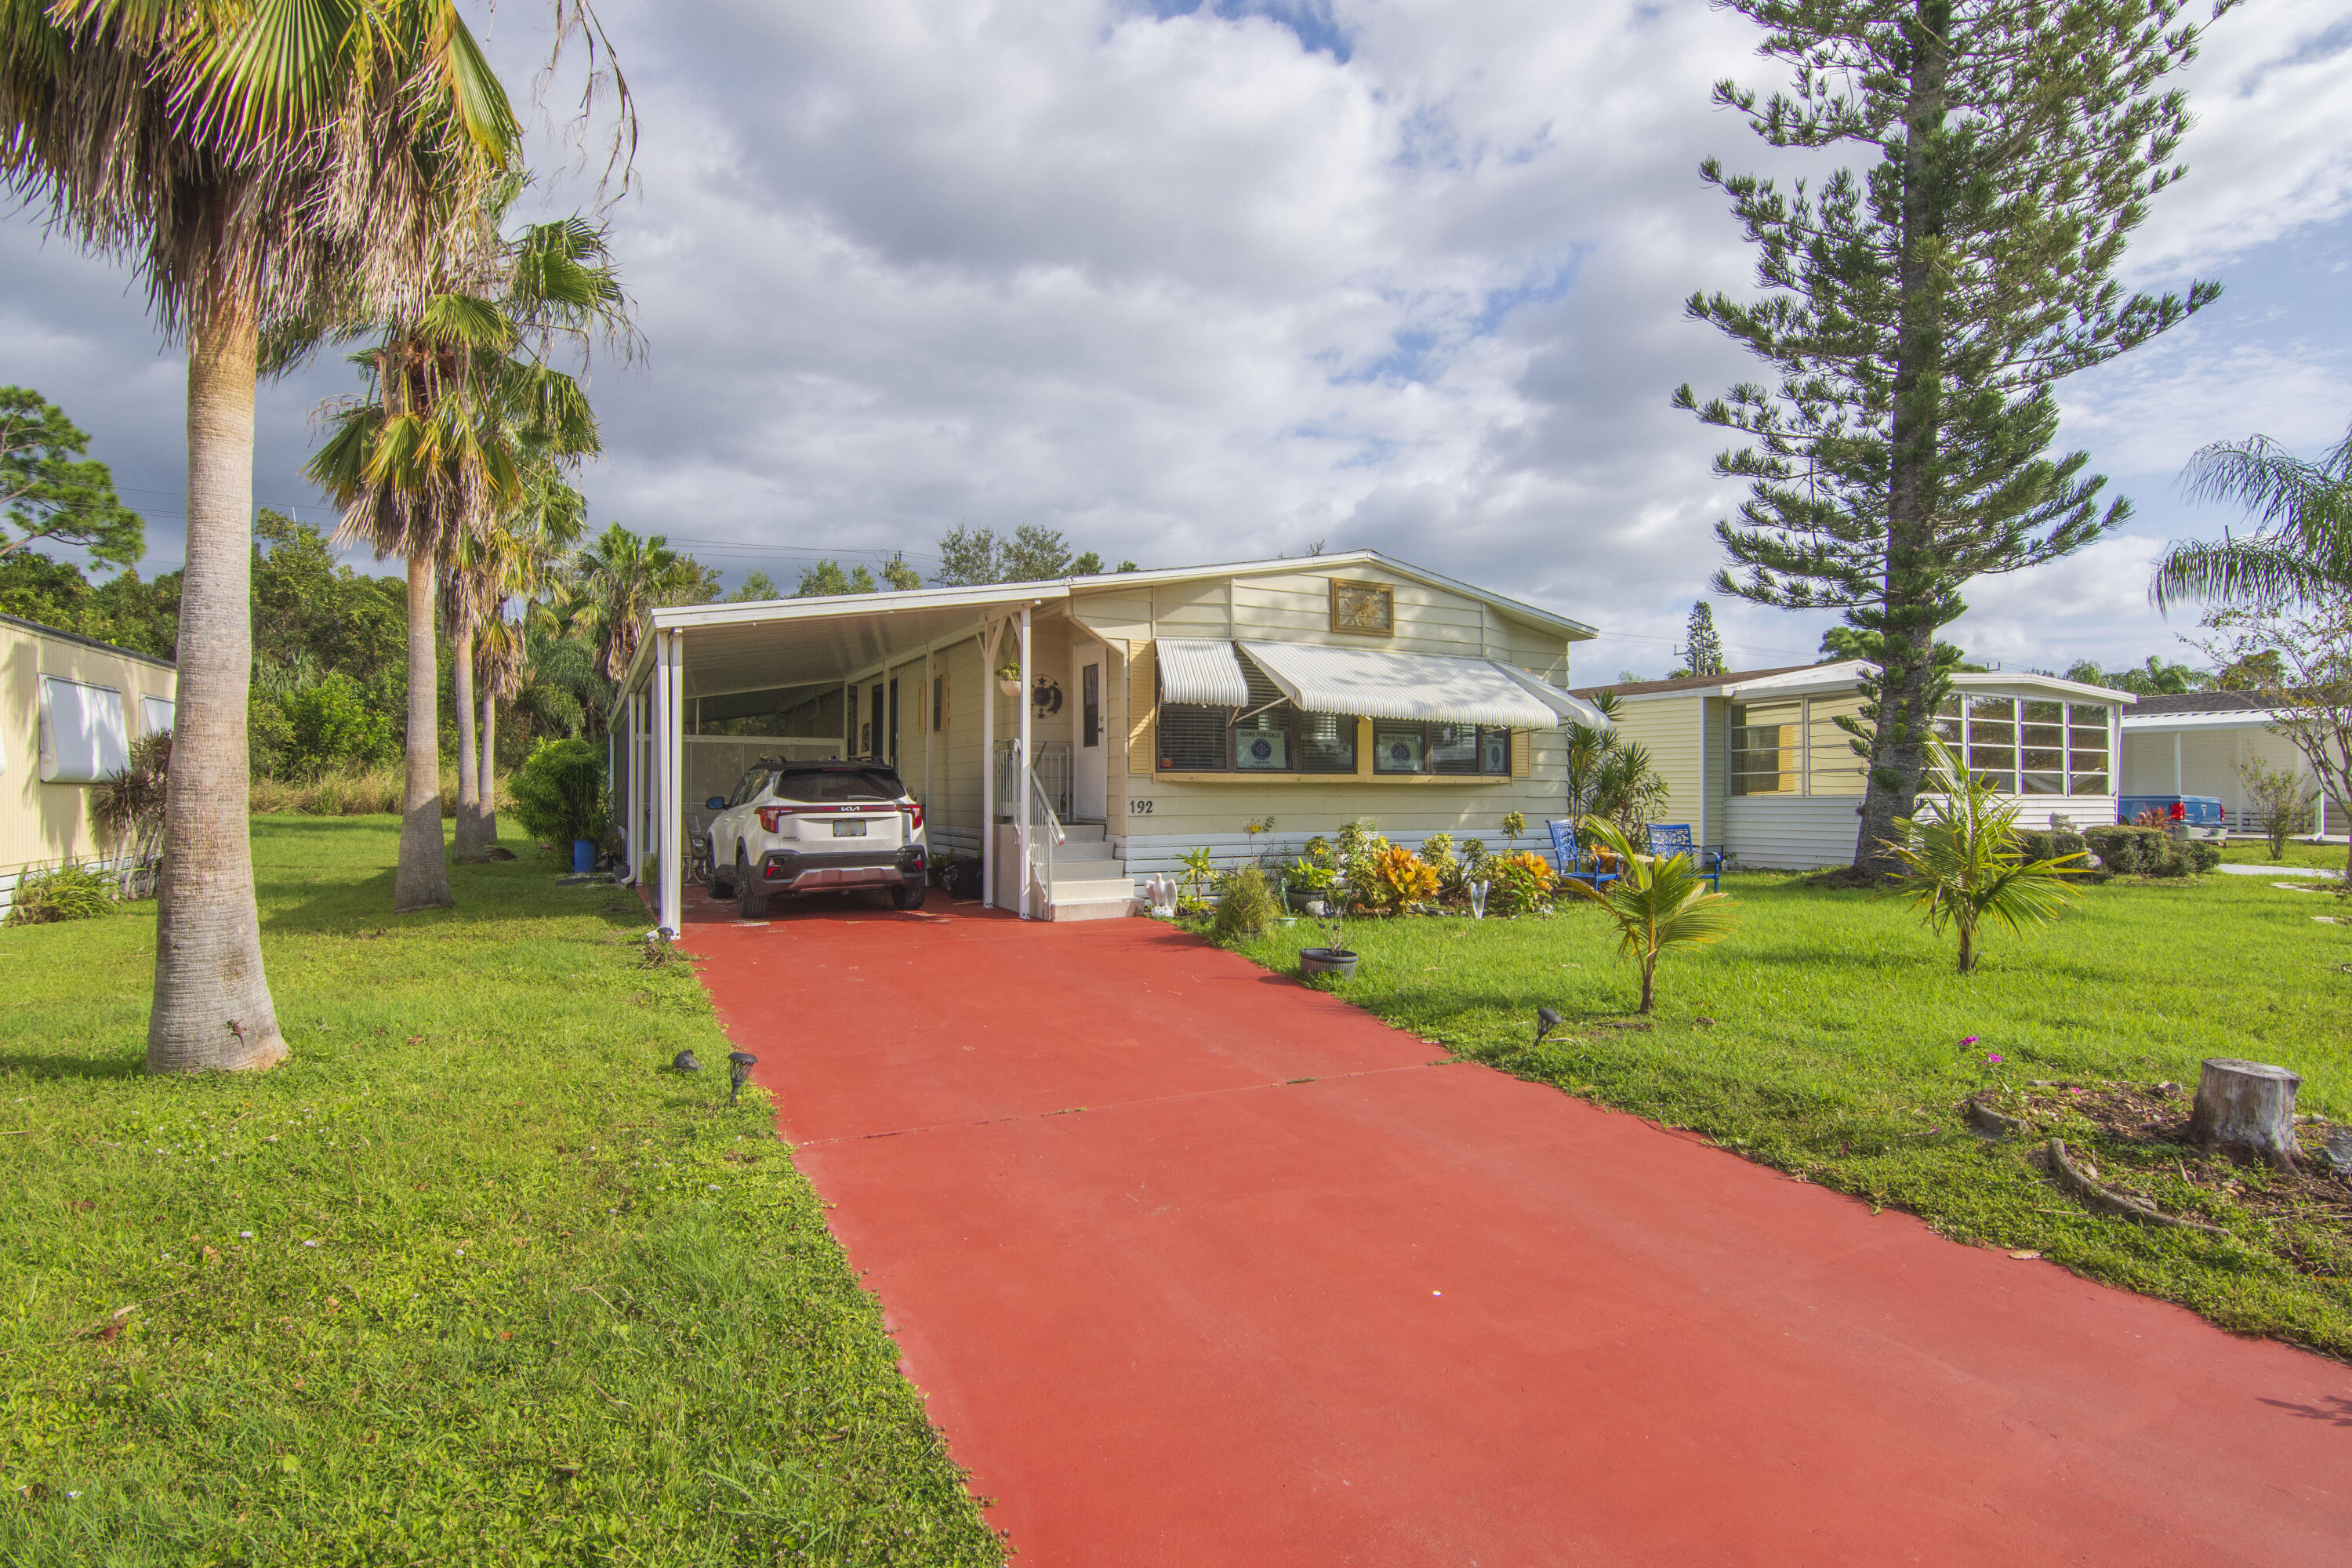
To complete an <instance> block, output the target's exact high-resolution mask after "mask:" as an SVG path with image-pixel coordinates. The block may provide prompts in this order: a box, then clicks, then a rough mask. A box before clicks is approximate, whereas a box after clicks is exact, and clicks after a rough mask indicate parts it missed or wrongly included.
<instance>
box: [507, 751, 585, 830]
mask: <svg viewBox="0 0 2352 1568" xmlns="http://www.w3.org/2000/svg"><path fill="white" fill-rule="evenodd" d="M507 798H508V799H509V802H510V803H511V804H512V805H513V807H514V815H515V820H516V821H518V822H520V823H521V824H522V825H523V826H524V827H525V828H527V829H528V830H530V834H531V836H532V837H536V838H542V839H545V840H547V841H548V842H549V843H551V844H555V845H558V846H561V847H563V848H564V850H565V852H566V853H569V852H570V847H571V844H572V841H573V840H574V839H578V838H586V839H590V840H597V839H602V838H603V837H604V825H605V823H606V821H607V819H608V816H609V813H608V812H607V810H606V808H605V804H604V748H603V747H601V746H595V745H592V744H590V743H589V742H586V741H541V742H540V743H539V744H538V745H536V746H533V747H532V748H531V749H530V756H529V757H527V758H525V759H524V760H523V764H522V767H521V769H520V771H519V772H518V773H516V774H515V776H514V778H513V779H512V780H511V781H510V782H509V784H508V785H507Z"/></svg>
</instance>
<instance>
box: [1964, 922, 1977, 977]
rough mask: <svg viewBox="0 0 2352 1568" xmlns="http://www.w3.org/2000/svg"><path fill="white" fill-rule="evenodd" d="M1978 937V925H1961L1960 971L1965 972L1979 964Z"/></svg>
mask: <svg viewBox="0 0 2352 1568" xmlns="http://www.w3.org/2000/svg"><path fill="white" fill-rule="evenodd" d="M1976 938H1977V928H1976V927H1974V926H1972V925H1962V926H1961V927H1960V973H1963V974H1966V973H1968V972H1969V970H1971V969H1974V968H1975V967H1976V966H1977V942H1976Z"/></svg>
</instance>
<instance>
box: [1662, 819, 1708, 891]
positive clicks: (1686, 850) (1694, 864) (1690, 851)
mask: <svg viewBox="0 0 2352 1568" xmlns="http://www.w3.org/2000/svg"><path fill="white" fill-rule="evenodd" d="M1650 853H1651V854H1653V855H1655V856H1658V857H1659V858H1664V857H1666V856H1669V855H1680V856H1684V857H1685V858H1688V860H1689V861H1690V864H1691V869H1692V870H1694V871H1696V872H1697V873H1698V874H1699V877H1700V878H1701V879H1703V880H1705V881H1706V882H1707V883H1708V884H1709V885H1711V886H1712V887H1713V888H1714V889H1715V890H1716V891H1717V892H1718V893H1719V892H1721V891H1723V851H1722V850H1720V849H1704V848H1701V847H1698V846H1696V845H1695V844H1693V843H1692V842H1691V830H1690V824H1689V823H1687V822H1654V823H1652V824H1650Z"/></svg>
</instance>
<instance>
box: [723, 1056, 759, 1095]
mask: <svg viewBox="0 0 2352 1568" xmlns="http://www.w3.org/2000/svg"><path fill="white" fill-rule="evenodd" d="M759 1059H760V1058H757V1057H755V1056H753V1055H752V1054H751V1052H749V1051H730V1052H728V1053H727V1060H728V1061H729V1062H730V1064H732V1065H730V1067H729V1068H728V1069H727V1081H728V1082H730V1083H731V1084H733V1085H734V1086H735V1087H734V1088H732V1089H729V1090H728V1091H727V1103H728V1104H730V1105H732V1104H734V1103H735V1097H736V1096H737V1095H739V1094H740V1093H742V1092H743V1083H744V1080H745V1079H749V1078H750V1077H751V1068H752V1067H753V1065H754V1064H756V1063H757V1062H758V1061H759Z"/></svg>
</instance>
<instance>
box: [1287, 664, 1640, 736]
mask: <svg viewBox="0 0 2352 1568" xmlns="http://www.w3.org/2000/svg"><path fill="white" fill-rule="evenodd" d="M1241 649H1242V651H1243V652H1244V653H1245V654H1247V655H1249V657H1250V661H1251V662H1252V663H1253V664H1255V665H1256V666H1257V667H1258V668H1260V669H1262V670H1264V671H1265V675H1266V679H1269V680H1271V681H1273V682H1274V684H1275V686H1276V689H1278V690H1280V691H1281V693H1282V694H1283V695H1284V696H1285V697H1286V698H1288V699H1289V700H1291V702H1292V703H1294V704H1295V705H1296V706H1297V707H1298V708H1300V709H1301V710H1305V711H1307V712H1309V713H1359V714H1361V715H1363V716H1364V717H1366V718H1368V719H1406V720H1411V719H1420V720H1427V721H1434V722H1438V723H1445V724H1492V725H1495V726H1496V727H1498V728H1499V727H1506V726H1507V727H1508V728H1511V729H1515V730H1549V729H1554V728H1556V727H1558V726H1559V724H1560V723H1561V722H1562V721H1573V722H1576V723H1580V724H1588V725H1591V726H1592V727H1594V728H1596V729H1605V728H1607V727H1608V723H1609V721H1608V719H1607V718H1606V717H1605V716H1604V715H1602V713H1601V710H1599V709H1597V708H1595V707H1593V706H1592V705H1591V703H1589V702H1586V701H1583V700H1580V699H1579V698H1575V697H1570V695H1569V694H1568V693H1567V692H1565V691H1563V690H1561V689H1559V688H1558V687H1556V686H1553V685H1551V684H1550V683H1549V682H1548V681H1544V680H1539V679H1537V678H1536V677H1534V676H1532V675H1529V674H1528V673H1527V672H1526V671H1525V670H1521V669H1514V668H1511V667H1510V666H1509V665H1507V664H1501V663H1498V662H1496V660H1494V659H1490V658H1454V657H1448V656H1445V655H1443V654H1427V653H1388V652H1383V651H1381V650H1378V649H1374V648H1358V647H1326V646H1324V645H1322V644H1318V643H1271V642H1245V643H1243V644H1242V645H1241Z"/></svg>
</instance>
